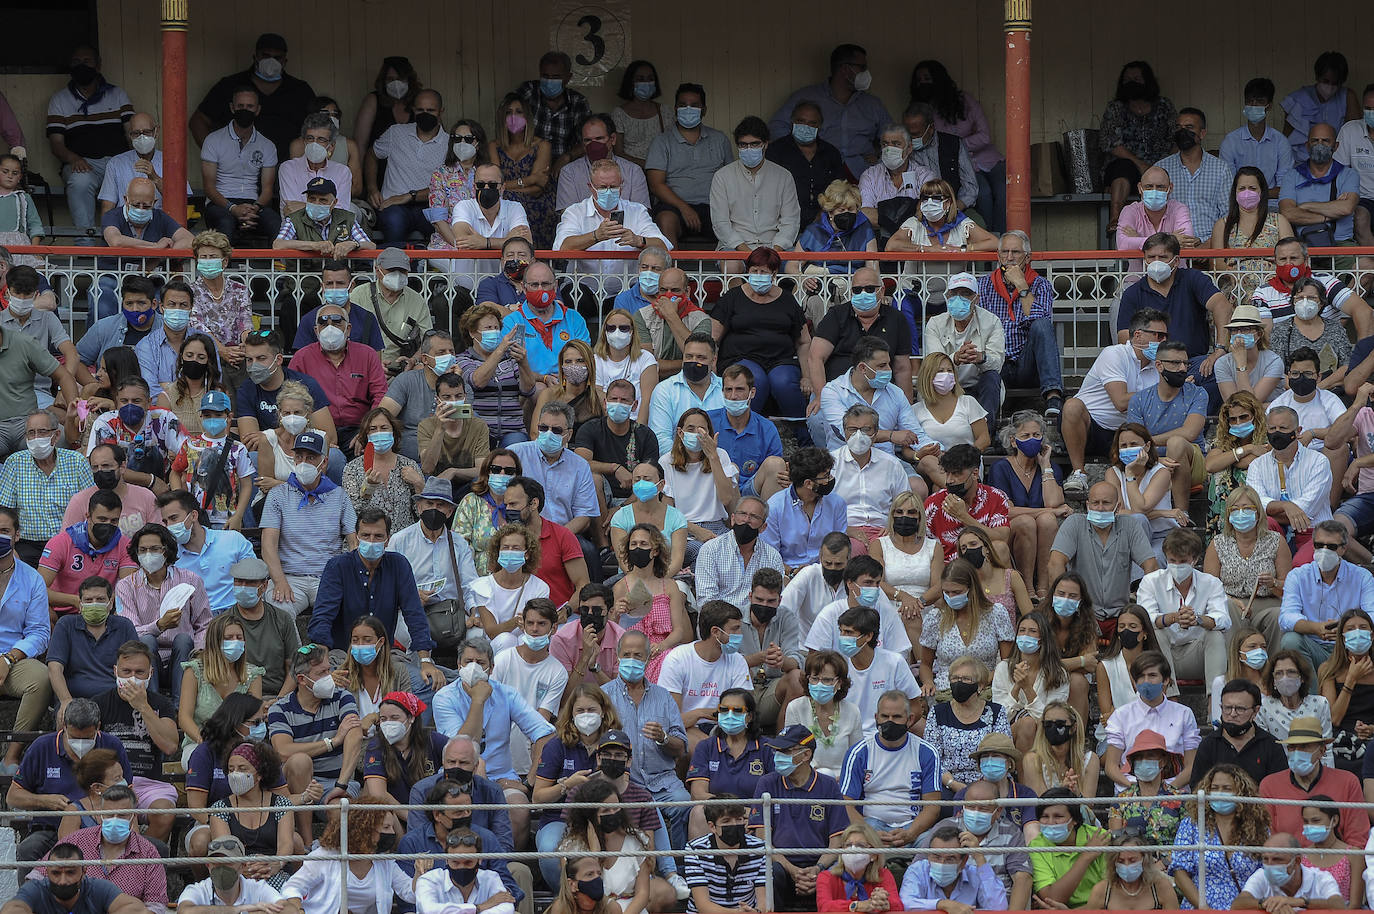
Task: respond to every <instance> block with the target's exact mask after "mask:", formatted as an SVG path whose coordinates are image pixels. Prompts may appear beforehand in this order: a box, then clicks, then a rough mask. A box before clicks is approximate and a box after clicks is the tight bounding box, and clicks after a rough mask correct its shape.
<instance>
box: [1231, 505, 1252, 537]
mask: <svg viewBox="0 0 1374 914" xmlns="http://www.w3.org/2000/svg"><path fill="white" fill-rule="evenodd" d="M1227 517H1228V518H1229V520H1230V521H1231V526H1232V527H1235V528H1236V529H1237V530H1239V531H1240V532H1241V533H1246V532H1249V531H1250V530H1253V529H1254V528H1255V523H1256V522H1257V521H1258V520H1259V516H1258V515H1257V514H1256V513H1255V510H1254V509H1253V508H1237V509H1236V510H1235V511H1232V512H1231V513H1230V514H1229V515H1227Z"/></svg>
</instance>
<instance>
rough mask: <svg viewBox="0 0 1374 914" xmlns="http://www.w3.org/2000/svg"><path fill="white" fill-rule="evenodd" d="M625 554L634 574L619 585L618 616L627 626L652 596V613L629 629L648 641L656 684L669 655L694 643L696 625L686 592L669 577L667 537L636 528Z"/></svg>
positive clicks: (652, 679) (648, 675)
mask: <svg viewBox="0 0 1374 914" xmlns="http://www.w3.org/2000/svg"><path fill="white" fill-rule="evenodd" d="M623 550H624V555H623V556H622V559H623V565H624V567H626V568H628V569H630V570H629V571H628V572H626V574H625V576H624V577H623V578H621V579H620V580H619V581H617V582H616V584H615V612H616V614H617V615H618V617H619V618H620V619H621V620H622V622H621V624H622V625H624V621H623V620H625V617H626V616H627V615H629V616H630V617H631V618H634V616H635V614H636V610H637V609H638V608H640V607H642V606H643V605H644V602H645V601H644V597H645V595H646V594H647V595H648V596H649V598H650V599H649V609H648V611H647V612H645V613H644V614H643V616H642V617H641V618H638V619H636V620H635V622H634V624H633V625H630V626H627V627H628V628H632V629H636V630H638V631H641V632H643V633H644V634H645V635H646V636H647V637H648V639H649V665H648V667H647V668H646V669H645V671H644V675H645V677H646V678H648V680H649V681H650V682H654V683H656V682H658V671H659V668H660V667H662V666H663V658H664V657H666V656H668V652H669V651H671V650H672V649H673V648H675V647H677V646H678V645H680V644H690V643H691V641H692V622H691V620H690V619H689V618H687V604H686V600H685V599H684V598H683V596H682V590H681V589H680V588H679V587H678V586H677V584H676V583H674V581H673V580H672V579H671V578H669V577H668V576H667V574H668V542H667V540H665V539H664V538H663V534H662V533H660V532H659V531H658V530H657V529H656V528H655V527H653V526H650V525H649V524H635V525H634V526H633V527H631V528H630V535H629V536H627V537H625V545H624V547H623Z"/></svg>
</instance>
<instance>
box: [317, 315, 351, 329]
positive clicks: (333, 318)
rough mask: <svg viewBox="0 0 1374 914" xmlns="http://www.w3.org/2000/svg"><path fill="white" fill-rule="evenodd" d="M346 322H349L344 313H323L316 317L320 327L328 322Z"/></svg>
mask: <svg viewBox="0 0 1374 914" xmlns="http://www.w3.org/2000/svg"><path fill="white" fill-rule="evenodd" d="M346 323H348V318H346V317H344V316H343V315H342V314H322V315H320V316H319V317H317V318H315V324H316V325H317V326H320V327H323V326H325V325H327V324H346Z"/></svg>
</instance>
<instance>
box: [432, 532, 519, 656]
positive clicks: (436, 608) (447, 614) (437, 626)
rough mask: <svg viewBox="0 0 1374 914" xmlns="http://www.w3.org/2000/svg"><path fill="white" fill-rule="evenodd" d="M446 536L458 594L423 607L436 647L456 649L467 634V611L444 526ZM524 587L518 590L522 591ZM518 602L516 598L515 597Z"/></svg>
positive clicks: (460, 578) (456, 558)
mask: <svg viewBox="0 0 1374 914" xmlns="http://www.w3.org/2000/svg"><path fill="white" fill-rule="evenodd" d="M444 535H445V536H446V537H448V564H449V571H450V573H451V574H452V575H453V589H454V591H455V592H457V594H458V596H457V597H456V598H455V599H452V600H440V601H439V602H438V603H432V604H430V605H429V606H426V607H425V617H426V618H427V619H428V620H429V636H430V638H432V639H433V640H434V644H435V646H436V647H440V648H443V649H444V650H457V649H458V647H459V646H460V645H461V644H462V643H463V639H464V638H466V637H467V634H468V613H467V607H466V606H465V605H464V603H463V579H462V577H461V576H459V574H458V556H457V554H456V553H455V552H454V551H453V530H452V529H448V528H446V529H445V530H444ZM524 590H525V589H524V588H523V587H522V588H520V592H521V593H524ZM517 602H518V598H517Z"/></svg>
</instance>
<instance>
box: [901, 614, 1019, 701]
mask: <svg viewBox="0 0 1374 914" xmlns="http://www.w3.org/2000/svg"><path fill="white" fill-rule="evenodd" d="M1014 640H1016V633H1015V632H1014V631H1013V630H1012V627H1011V620H1010V619H1008V618H1007V614H1006V612H1005V611H1004V610H1000V609H996V608H994V609H993V610H992V611H990V612H988V613H987V614H986V615H984V616H983V619H982V621H981V622H980V623H979V625H978V628H977V629H976V630H975V631H974V633H973V638H972V640H971V641H970V642H969V643H967V644H965V643H964V637H963V635H961V634H960V633H959V626H958V625H957V624H952V625H950V627H949V630H948V631H946V632H943V633H942V632H941V631H940V607H938V606H932V607H930V608H929V609H927V610H926V612H925V617H924V618H923V619H922V620H921V647H928V648H931V649H933V650H934V651H935V663H934V666H933V669H932V672H933V674H934V676H935V690H936V691H937V692H943V691H944V690H946V689H948V688H949V665H950V664H951V663H953V662H954V661H956V660H958V659H959V658H960V657H962V656H964V655H965V654H967V655H969V656H970V657H974V658H976V659H978V660H981V661H982V662H983V665H984V666H986V667H987V668H988V669H990V670H994V669H996V668H997V661H999V660H1001V659H1002V654H1001V650H1000V646H1001V642H1003V641H1014Z"/></svg>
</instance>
